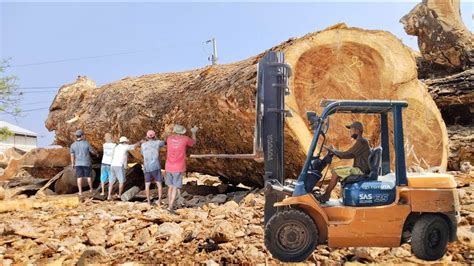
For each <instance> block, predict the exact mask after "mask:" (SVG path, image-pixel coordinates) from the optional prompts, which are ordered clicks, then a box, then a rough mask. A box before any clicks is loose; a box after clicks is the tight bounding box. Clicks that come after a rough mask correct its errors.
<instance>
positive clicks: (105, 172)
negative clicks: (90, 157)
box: [100, 133, 117, 196]
mask: <svg viewBox="0 0 474 266" xmlns="http://www.w3.org/2000/svg"><path fill="white" fill-rule="evenodd" d="M104 140H105V143H104V144H103V146H102V147H103V154H102V165H101V167H100V186H101V189H102V191H101V193H100V195H101V196H104V195H105V183H107V182H108V180H109V176H110V164H111V163H112V157H113V155H114V149H115V146H117V144H115V143H114V142H113V141H112V134H110V133H105V136H104Z"/></svg>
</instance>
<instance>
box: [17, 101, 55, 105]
mask: <svg viewBox="0 0 474 266" xmlns="http://www.w3.org/2000/svg"><path fill="white" fill-rule="evenodd" d="M40 103H51V101H41V102H32V103H24V102H22V103H21V104H22V105H33V104H40Z"/></svg>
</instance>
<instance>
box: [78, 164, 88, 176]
mask: <svg viewBox="0 0 474 266" xmlns="http://www.w3.org/2000/svg"><path fill="white" fill-rule="evenodd" d="M91 174H92V167H90V166H80V165H78V166H76V177H77V178H81V177H82V178H84V177H92V175H91Z"/></svg>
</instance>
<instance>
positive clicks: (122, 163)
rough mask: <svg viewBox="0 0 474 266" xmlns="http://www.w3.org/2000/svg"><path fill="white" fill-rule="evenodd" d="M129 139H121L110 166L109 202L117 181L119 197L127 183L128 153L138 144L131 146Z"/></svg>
mask: <svg viewBox="0 0 474 266" xmlns="http://www.w3.org/2000/svg"><path fill="white" fill-rule="evenodd" d="M128 143H129V141H128V139H127V137H123V136H122V137H120V139H119V144H118V145H117V146H115V149H114V155H113V157H112V162H111V164H110V176H109V195H108V197H107V200H111V199H112V189H113V186H114V183H115V180H118V182H119V195H118V196H119V197H121V196H122V192H123V187H124V183H125V169H127V164H128V163H127V160H128V151H131V150H134V149H135V147H136V146H137V144H133V145H130V144H128Z"/></svg>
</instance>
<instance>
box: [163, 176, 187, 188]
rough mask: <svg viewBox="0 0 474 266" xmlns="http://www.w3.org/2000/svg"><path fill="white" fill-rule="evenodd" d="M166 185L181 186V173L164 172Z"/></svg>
mask: <svg viewBox="0 0 474 266" xmlns="http://www.w3.org/2000/svg"><path fill="white" fill-rule="evenodd" d="M166 185H167V186H169V187H171V186H173V187H176V188H181V187H182V186H183V173H168V172H166Z"/></svg>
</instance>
